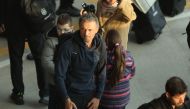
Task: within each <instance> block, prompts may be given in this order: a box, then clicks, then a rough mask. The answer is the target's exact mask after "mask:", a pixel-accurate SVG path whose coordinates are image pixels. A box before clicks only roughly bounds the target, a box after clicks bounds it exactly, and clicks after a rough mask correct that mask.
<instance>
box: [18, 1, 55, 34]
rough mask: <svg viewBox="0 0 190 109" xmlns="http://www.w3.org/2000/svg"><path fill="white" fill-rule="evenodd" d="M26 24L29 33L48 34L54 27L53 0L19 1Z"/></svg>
mask: <svg viewBox="0 0 190 109" xmlns="http://www.w3.org/2000/svg"><path fill="white" fill-rule="evenodd" d="M21 8H22V10H23V12H24V16H25V17H26V24H27V26H28V29H29V31H31V32H35V33H36V32H46V33H47V32H48V31H49V30H50V29H51V28H52V27H53V26H54V25H55V19H56V14H55V8H56V3H55V0H21Z"/></svg>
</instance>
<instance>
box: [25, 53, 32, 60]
mask: <svg viewBox="0 0 190 109" xmlns="http://www.w3.org/2000/svg"><path fill="white" fill-rule="evenodd" d="M26 58H27V59H28V60H34V58H33V56H32V53H29V54H27V56H26Z"/></svg>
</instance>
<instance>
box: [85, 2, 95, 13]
mask: <svg viewBox="0 0 190 109" xmlns="http://www.w3.org/2000/svg"><path fill="white" fill-rule="evenodd" d="M82 7H83V9H84V10H83V12H87V13H95V6H94V5H93V4H86V3H82Z"/></svg>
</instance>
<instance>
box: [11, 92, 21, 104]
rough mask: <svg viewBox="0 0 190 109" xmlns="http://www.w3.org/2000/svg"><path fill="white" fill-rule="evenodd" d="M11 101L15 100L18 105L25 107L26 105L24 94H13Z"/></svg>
mask: <svg viewBox="0 0 190 109" xmlns="http://www.w3.org/2000/svg"><path fill="white" fill-rule="evenodd" d="M10 98H11V100H13V102H14V103H15V104H17V105H23V104H24V100H23V93H22V92H19V93H17V94H16V93H12V94H11V96H10Z"/></svg>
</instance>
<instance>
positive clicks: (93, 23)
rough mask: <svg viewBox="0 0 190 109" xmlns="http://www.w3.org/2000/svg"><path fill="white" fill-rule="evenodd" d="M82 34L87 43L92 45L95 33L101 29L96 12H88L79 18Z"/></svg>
mask: <svg viewBox="0 0 190 109" xmlns="http://www.w3.org/2000/svg"><path fill="white" fill-rule="evenodd" d="M79 28H80V36H81V38H82V39H83V40H84V42H85V43H86V44H87V45H89V44H90V45H91V43H92V40H93V38H94V36H95V34H96V33H97V32H98V29H99V22H98V18H97V17H96V15H95V14H92V13H87V14H84V15H82V16H81V17H80V19H79Z"/></svg>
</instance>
